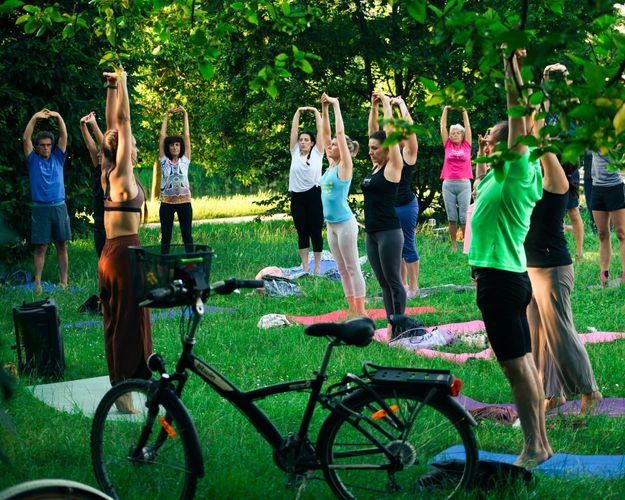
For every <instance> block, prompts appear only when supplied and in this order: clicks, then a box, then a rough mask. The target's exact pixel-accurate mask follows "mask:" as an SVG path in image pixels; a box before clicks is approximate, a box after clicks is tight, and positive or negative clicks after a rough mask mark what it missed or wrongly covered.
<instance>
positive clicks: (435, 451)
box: [317, 386, 478, 499]
mask: <svg viewBox="0 0 625 500" xmlns="http://www.w3.org/2000/svg"><path fill="white" fill-rule="evenodd" d="M375 391H376V392H377V393H378V395H379V396H380V397H381V398H382V399H383V400H384V401H385V402H386V404H388V406H389V407H390V408H392V409H393V412H394V415H395V416H396V417H397V418H398V419H399V420H400V421H401V422H402V425H403V424H405V422H406V419H407V418H408V415H410V411H412V410H417V414H416V417H415V418H414V421H413V424H412V427H411V429H410V432H409V434H408V435H407V436H405V437H404V438H402V436H401V434H400V432H401V431H400V428H399V426H398V425H397V423H394V422H393V420H392V419H391V418H389V417H387V416H385V414H386V412H384V410H382V411H381V409H382V407H381V405H380V404H379V402H376V401H375V399H374V397H373V396H372V395H371V394H370V393H369V392H367V391H366V390H363V389H359V390H357V391H356V392H354V393H353V394H352V395H350V396H349V397H348V398H346V399H345V400H344V401H343V404H344V405H345V406H346V407H347V408H348V409H349V410H351V411H352V412H355V414H356V419H357V422H358V424H359V425H360V426H361V427H362V428H363V429H365V430H366V431H367V432H369V433H371V435H372V436H373V437H374V438H376V439H378V440H379V442H380V443H381V444H382V445H385V446H386V447H387V448H388V449H389V450H391V451H392V452H393V455H394V456H395V457H399V460H400V462H401V463H402V465H403V469H402V470H395V471H392V470H384V469H382V468H380V467H381V466H388V465H389V464H391V460H390V459H389V457H388V456H387V455H386V454H384V452H383V451H382V448H381V447H380V446H379V445H378V444H376V443H375V442H374V441H373V440H372V439H371V438H369V437H367V436H366V435H365V434H363V432H361V431H360V430H358V429H357V428H355V427H354V425H352V424H351V423H350V422H348V421H347V420H346V419H345V418H344V417H343V416H342V415H340V414H339V413H338V412H336V411H335V412H332V413H331V414H330V415H329V416H328V417H327V418H326V419H325V421H324V422H323V424H322V426H321V429H320V431H319V436H318V439H317V450H318V454H319V457H320V460H321V464H322V467H323V473H324V476H325V479H326V482H327V483H328V485H329V486H330V488H331V489H332V491H333V492H334V494H335V495H336V496H337V497H339V498H349V499H351V498H380V497H381V496H384V495H388V496H389V497H393V498H411V499H414V498H419V497H425V498H428V499H430V498H432V499H435V498H450V497H452V496H453V495H454V494H456V493H458V492H459V491H461V490H463V489H466V488H469V487H470V486H471V485H472V483H473V479H474V477H475V475H476V473H477V467H478V450H477V444H476V441H475V436H474V435H473V431H472V429H471V425H470V423H469V421H468V419H467V418H466V416H464V415H463V414H462V413H461V412H460V411H459V410H458V408H457V407H452V404H451V403H450V402H449V401H448V399H447V398H446V397H436V398H434V399H432V400H428V402H427V403H424V399H425V396H424V395H423V394H420V393H419V392H417V391H410V390H406V389H394V388H392V387H377V386H376V387H375ZM376 426H377V427H376ZM454 445H461V446H462V447H463V449H464V452H465V456H466V460H465V462H464V464H462V463H461V465H460V467H461V471H459V472H457V473H456V474H450V475H449V477H447V475H443V476H442V478H441V474H438V476H433V475H432V473H433V471H432V469H431V465H430V464H431V463H432V461H433V460H434V459H435V457H437V456H438V457H441V453H442V452H444V451H445V450H447V449H449V448H450V447H451V446H454ZM456 465H457V464H456ZM367 466H370V467H371V468H367ZM349 467H355V468H349ZM357 467H362V468H357ZM435 477H436V478H437V479H434V478H435ZM441 479H443V480H441Z"/></svg>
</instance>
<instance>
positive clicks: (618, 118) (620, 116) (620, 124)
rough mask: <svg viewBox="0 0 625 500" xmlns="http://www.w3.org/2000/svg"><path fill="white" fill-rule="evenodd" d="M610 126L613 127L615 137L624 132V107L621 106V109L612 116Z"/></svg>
mask: <svg viewBox="0 0 625 500" xmlns="http://www.w3.org/2000/svg"><path fill="white" fill-rule="evenodd" d="M612 124H613V125H614V130H615V132H616V135H620V134H622V133H623V132H624V131H625V105H621V107H620V108H619V109H618V111H617V112H616V114H615V115H614V119H613V120H612Z"/></svg>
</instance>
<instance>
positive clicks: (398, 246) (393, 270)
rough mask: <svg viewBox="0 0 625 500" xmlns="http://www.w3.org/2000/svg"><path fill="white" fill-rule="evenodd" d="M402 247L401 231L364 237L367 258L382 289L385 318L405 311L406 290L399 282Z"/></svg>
mask: <svg viewBox="0 0 625 500" xmlns="http://www.w3.org/2000/svg"><path fill="white" fill-rule="evenodd" d="M403 246H404V233H403V232H402V230H401V229H390V230H388V231H378V232H376V233H367V234H366V237H365V247H366V249H367V258H368V259H369V263H370V264H371V267H372V268H373V272H374V273H375V277H376V278H377V279H378V282H379V283H380V286H381V287H382V298H383V299H384V310H385V311H386V317H387V318H388V317H389V316H390V315H391V314H404V311H405V310H406V289H405V288H404V284H403V282H402V280H401V251H402V248H403Z"/></svg>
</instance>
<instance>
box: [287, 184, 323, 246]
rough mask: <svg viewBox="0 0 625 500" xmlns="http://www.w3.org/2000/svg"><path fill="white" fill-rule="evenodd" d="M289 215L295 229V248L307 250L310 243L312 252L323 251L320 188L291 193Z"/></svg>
mask: <svg viewBox="0 0 625 500" xmlns="http://www.w3.org/2000/svg"><path fill="white" fill-rule="evenodd" d="M291 215H292V216H293V223H294V224H295V229H297V245H298V246H297V248H299V249H302V248H309V247H310V243H309V240H310V241H312V248H313V252H322V251H323V237H322V236H321V230H322V229H323V205H322V204H321V188H320V187H319V186H315V187H313V188H311V189H309V190H308V191H304V192H303V193H294V192H291Z"/></svg>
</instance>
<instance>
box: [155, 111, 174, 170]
mask: <svg viewBox="0 0 625 500" xmlns="http://www.w3.org/2000/svg"><path fill="white" fill-rule="evenodd" d="M171 112H172V110H171V109H168V110H167V111H165V114H164V115H163V124H162V125H161V134H160V136H159V138H158V157H159V158H162V157H163V156H165V138H166V137H167V122H168V121H169V113H171Z"/></svg>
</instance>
